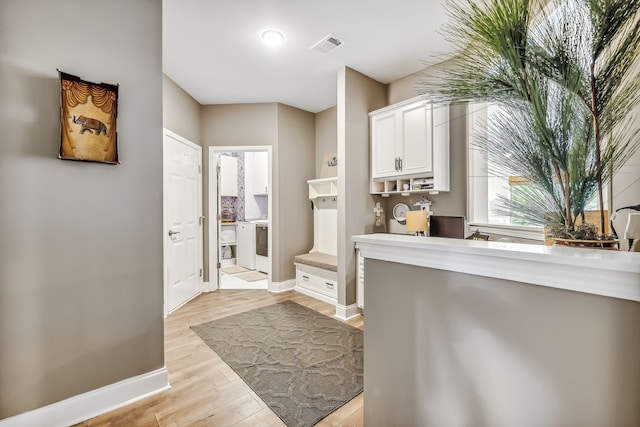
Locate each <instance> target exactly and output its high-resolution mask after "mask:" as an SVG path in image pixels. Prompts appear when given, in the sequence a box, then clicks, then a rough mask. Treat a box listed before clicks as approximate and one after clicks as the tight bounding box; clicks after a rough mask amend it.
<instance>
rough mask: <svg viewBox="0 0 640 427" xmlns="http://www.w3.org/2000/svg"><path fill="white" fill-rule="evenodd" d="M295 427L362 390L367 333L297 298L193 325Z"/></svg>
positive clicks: (309, 423) (313, 420)
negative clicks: (306, 305)
mask: <svg viewBox="0 0 640 427" xmlns="http://www.w3.org/2000/svg"><path fill="white" fill-rule="evenodd" d="M191 329H193V330H194V331H195V332H196V333H197V334H198V335H199V336H200V338H202V340H203V341H204V342H205V343H207V345H209V347H211V348H212V349H213V350H214V351H215V352H216V353H218V355H219V356H220V357H221V358H222V360H224V361H225V362H226V363H227V364H228V365H229V366H230V367H231V368H232V369H233V370H234V371H236V372H237V373H238V375H240V377H241V378H242V379H243V380H244V381H245V382H246V383H247V384H248V385H249V386H250V387H251V388H252V389H253V390H254V391H255V392H256V393H257V394H258V396H260V397H261V398H262V400H263V401H264V402H265V403H266V404H267V405H268V406H269V408H271V410H273V412H275V413H276V415H278V416H279V417H280V418H281V419H282V421H284V422H285V424H287V425H288V426H290V427H294V426H295V427H308V426H312V425H314V424H316V423H317V422H318V421H320V420H321V419H323V418H324V417H326V416H327V415H329V414H330V413H331V412H333V411H335V410H336V409H337V408H339V407H340V406H342V405H344V404H345V403H347V402H348V401H349V400H351V399H352V398H354V397H355V396H357V395H358V394H359V393H360V392H362V380H363V370H362V355H363V333H362V331H361V330H360V329H357V328H354V327H352V326H350V325H347V324H345V323H342V322H339V321H337V320H335V319H332V318H330V317H328V316H325V315H323V314H320V313H318V312H316V311H313V310H311V309H309V308H307V307H303V306H301V305H299V304H297V303H295V302H293V301H284V302H281V303H277V304H273V305H269V306H266V307H262V308H258V309H255V310H251V311H247V312H245V313H240V314H236V315H233V316H229V317H225V318H222V319H218V320H213V321H211V322H207V323H203V324H200V325H197V326H192V327H191Z"/></svg>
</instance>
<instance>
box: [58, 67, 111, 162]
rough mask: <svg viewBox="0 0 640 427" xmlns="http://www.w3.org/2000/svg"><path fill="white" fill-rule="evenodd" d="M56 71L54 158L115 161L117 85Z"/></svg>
mask: <svg viewBox="0 0 640 427" xmlns="http://www.w3.org/2000/svg"><path fill="white" fill-rule="evenodd" d="M58 73H59V74H60V150H59V154H58V158H60V159H63V160H81V161H87V162H99V163H108V164H112V165H116V164H119V163H120V160H119V156H118V131H117V119H118V85H117V84H116V85H114V84H107V83H93V82H89V81H86V80H82V79H81V78H79V77H77V76H73V75H71V74H67V73H63V72H62V71H60V70H58Z"/></svg>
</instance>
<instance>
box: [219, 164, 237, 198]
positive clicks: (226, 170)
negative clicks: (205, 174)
mask: <svg viewBox="0 0 640 427" xmlns="http://www.w3.org/2000/svg"><path fill="white" fill-rule="evenodd" d="M220 195H221V196H234V197H237V196H238V159H237V158H236V157H231V156H225V155H221V156H220Z"/></svg>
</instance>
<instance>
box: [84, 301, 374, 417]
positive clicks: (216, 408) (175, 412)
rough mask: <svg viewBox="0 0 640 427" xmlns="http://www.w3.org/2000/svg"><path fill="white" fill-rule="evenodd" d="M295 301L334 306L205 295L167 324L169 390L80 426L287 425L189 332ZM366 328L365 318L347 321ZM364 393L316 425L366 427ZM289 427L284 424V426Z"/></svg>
mask: <svg viewBox="0 0 640 427" xmlns="http://www.w3.org/2000/svg"><path fill="white" fill-rule="evenodd" d="M285 300H292V301H295V302H297V303H299V304H301V305H304V306H306V307H309V308H311V309H313V310H316V311H318V312H320V313H323V314H326V315H328V316H333V315H334V313H335V308H334V307H333V306H332V305H330V304H327V303H324V302H322V301H318V300H316V299H314V298H311V297H308V296H306V295H302V294H300V293H298V292H295V291H288V292H283V293H280V294H271V293H269V292H268V291H263V290H219V291H216V292H211V293H207V294H202V295H200V296H198V297H197V298H195V299H194V300H193V301H191V302H189V303H187V304H185V305H184V306H183V307H181V308H179V309H178V310H176V311H175V312H173V313H171V314H170V315H169V316H168V317H167V319H166V320H165V331H164V334H165V364H166V366H167V370H168V371H169V382H170V383H171V389H170V390H167V391H164V392H162V393H159V394H156V395H154V396H151V397H148V398H146V399H143V400H140V401H138V402H135V403H132V404H131V405H128V406H125V407H122V408H120V409H116V410H114V411H111V412H108V413H106V414H103V415H100V416H98V417H95V418H92V419H90V420H88V421H85V422H83V423H80V424H78V426H136V427H137V426H149V427H152V426H153V427H157V426H161V427H178V426H179V427H182V426H220V427H226V426H246V427H254V426H285V424H284V423H283V422H282V421H281V420H280V418H278V417H277V416H276V415H275V414H274V413H273V412H272V411H271V410H270V409H269V408H268V407H267V406H266V405H265V404H264V402H263V401H262V399H260V398H259V397H258V395H257V394H255V393H254V392H253V391H252V390H251V389H250V388H249V386H248V385H246V384H245V382H244V381H242V380H241V379H240V377H239V376H238V375H237V374H236V373H235V372H234V371H233V370H232V369H231V368H229V366H227V365H226V364H225V363H224V362H223V361H222V359H220V358H219V357H218V355H217V354H216V353H215V352H214V351H213V350H211V349H210V348H209V347H208V346H207V345H206V344H205V343H204V342H203V341H202V340H201V339H200V338H199V337H198V336H197V335H196V334H195V333H194V332H193V331H192V330H191V329H189V327H190V326H192V325H197V324H199V323H203V322H206V321H209V320H213V319H218V318H221V317H226V316H229V315H232V314H236V313H240V312H243V311H248V310H251V309H254V308H258V307H262V306H265V305H269V304H273V303H276V302H279V301H285ZM347 323H348V324H350V325H352V326H355V327H357V328H360V329H363V328H364V320H363V318H362V317H361V316H360V317H357V318H355V319H353V320H350V321H348V322H347ZM362 407H363V397H362V393H361V394H359V395H358V396H356V397H355V398H354V399H352V400H351V401H350V402H348V403H347V404H346V405H344V406H343V407H341V408H339V409H338V410H336V411H335V412H333V413H332V414H330V415H329V416H327V417H326V418H325V419H324V420H322V421H321V422H320V423H319V424H317V425H318V426H321V427H327V426H354V427H355V426H362V425H363V412H362ZM285 427H286V426H285Z"/></svg>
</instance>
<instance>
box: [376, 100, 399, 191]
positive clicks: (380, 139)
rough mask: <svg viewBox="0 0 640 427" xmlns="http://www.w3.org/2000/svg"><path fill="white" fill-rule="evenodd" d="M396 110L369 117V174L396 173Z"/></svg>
mask: <svg viewBox="0 0 640 427" xmlns="http://www.w3.org/2000/svg"><path fill="white" fill-rule="evenodd" d="M397 142H398V141H397V138H396V112H395V111H390V112H386V113H381V114H379V115H376V116H372V117H371V176H372V178H374V179H375V178H386V177H389V176H394V175H397V174H398V171H397V166H398V165H397V162H396V159H398V157H399V154H398V152H397Z"/></svg>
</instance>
